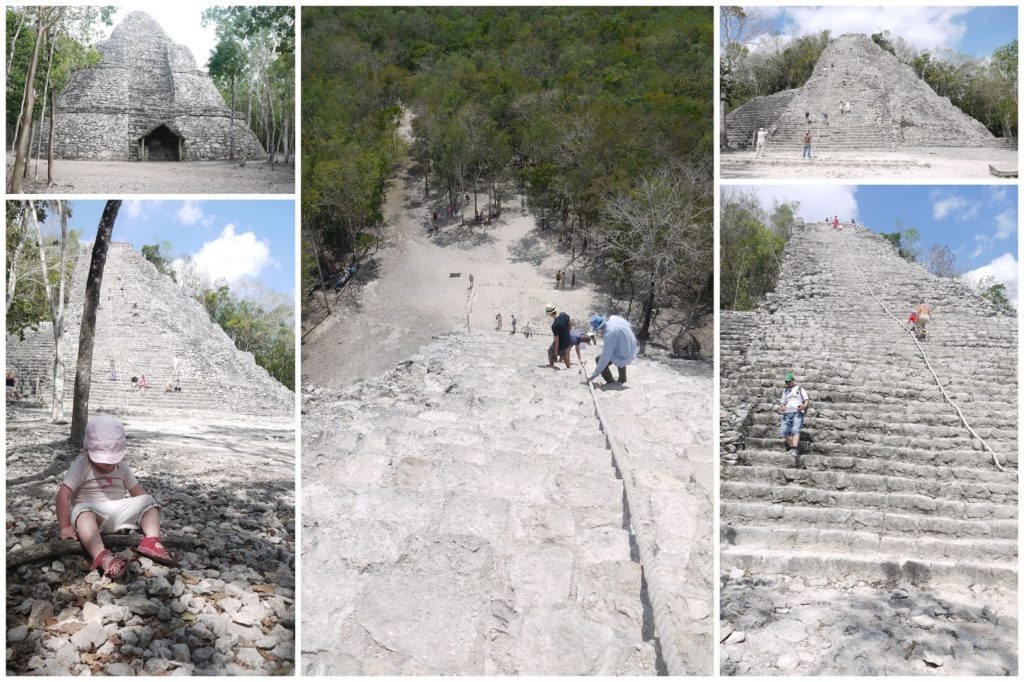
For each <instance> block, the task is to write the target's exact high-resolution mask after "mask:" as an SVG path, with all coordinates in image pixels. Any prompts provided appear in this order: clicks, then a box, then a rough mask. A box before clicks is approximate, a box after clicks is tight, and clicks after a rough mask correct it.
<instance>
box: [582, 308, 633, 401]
mask: <svg viewBox="0 0 1024 682" xmlns="http://www.w3.org/2000/svg"><path fill="white" fill-rule="evenodd" d="M590 328H591V329H593V330H594V332H595V333H600V334H603V335H604V346H603V347H602V349H601V357H599V358H598V359H597V364H596V366H595V367H594V373H593V374H592V375H591V376H589V377H588V378H587V381H593V380H594V379H596V378H597V375H599V374H600V375H601V377H602V378H603V379H604V380H605V381H606V382H607V383H609V384H611V383H615V380H614V379H612V370H611V366H612V365H615V367H616V368H618V370H619V381H618V383H620V384H624V383H626V365H628V364H630V363H631V362H633V361H634V360H636V352H637V343H636V336H635V335H634V334H633V328H632V327H631V326H630V325H629V321H628V320H626V319H623V318H621V317H619V316H618V315H612V316H610V317H608V318H607V319H606V318H605V317H604V316H602V315H594V316H593V317H592V318H590Z"/></svg>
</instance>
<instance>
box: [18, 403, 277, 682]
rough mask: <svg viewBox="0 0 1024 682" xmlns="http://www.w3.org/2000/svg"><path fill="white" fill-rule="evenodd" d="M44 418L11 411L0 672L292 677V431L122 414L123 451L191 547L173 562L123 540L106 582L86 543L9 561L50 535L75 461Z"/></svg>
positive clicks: (61, 429) (167, 525)
mask: <svg viewBox="0 0 1024 682" xmlns="http://www.w3.org/2000/svg"><path fill="white" fill-rule="evenodd" d="M43 417H44V415H43V414H42V413H40V412H38V411H32V410H18V411H16V412H12V411H10V410H9V411H8V419H7V520H6V523H7V534H6V537H7V557H8V568H7V672H8V674H52V675H96V674H100V675H103V674H106V675H135V674H153V675H159V674H173V675H207V674H218V675H221V674H246V675H259V674H288V673H290V672H291V671H292V670H293V668H294V661H295V603H294V595H295V592H294V589H295V560H294V556H295V554H294V552H295V548H294V532H295V506H294V490H295V478H294V430H293V427H292V426H291V425H287V424H283V425H277V426H275V425H268V424H263V425H261V426H252V425H240V424H231V423H220V424H210V423H208V422H206V423H204V422H198V421H193V422H191V423H190V422H189V420H187V419H177V420H175V421H174V422H173V423H170V422H161V421H160V420H159V419H146V418H143V417H138V418H136V417H130V418H125V426H126V430H127V432H128V436H129V445H128V455H127V459H128V460H129V461H130V463H131V464H132V467H133V470H134V471H135V473H136V475H137V476H138V478H139V481H140V483H141V484H142V485H143V487H144V488H145V489H146V491H147V492H148V493H151V494H153V495H154V497H156V499H157V501H158V502H159V503H160V504H161V519H162V530H163V535H164V537H165V538H179V539H181V540H183V541H184V542H185V543H186V544H188V545H191V548H186V549H177V550H175V554H176V556H177V557H178V559H179V562H178V565H177V566H176V567H171V568H169V567H164V566H160V565H158V564H154V563H153V562H152V561H150V560H148V559H145V558H140V557H139V555H136V554H135V553H134V551H133V550H132V549H130V548H128V549H124V550H122V551H120V552H119V554H120V555H121V556H123V557H125V558H130V559H132V561H131V562H130V569H129V570H130V573H129V576H128V577H125V578H122V579H121V580H120V581H119V582H111V581H110V580H108V579H106V578H104V577H101V575H100V573H99V572H98V571H90V570H89V568H88V563H87V561H86V558H85V554H84V552H83V553H74V554H64V555H61V556H58V557H51V558H48V559H45V560H40V561H36V562H29V563H25V564H21V565H16V564H12V561H16V558H17V557H18V556H19V555H20V554H21V553H23V552H24V551H26V550H28V549H30V548H31V547H33V546H37V545H40V544H43V543H48V542H51V541H53V540H55V539H56V538H57V528H56V523H55V516H54V511H53V504H54V502H53V500H54V496H55V494H56V491H57V488H58V486H59V485H60V481H61V479H62V478H63V473H64V471H65V470H66V469H67V467H68V465H69V464H70V463H71V462H72V461H73V460H74V458H75V457H76V456H77V453H75V452H73V451H72V450H71V449H70V448H69V447H68V446H67V444H66V438H67V428H68V427H67V426H66V425H63V426H56V425H53V424H51V423H49V422H48V421H47V420H45V419H44V418H43ZM240 470H244V472H245V474H244V477H243V476H240V475H239V471H240ZM135 544H136V542H135V541H134V540H132V541H131V542H130V544H129V547H134V546H135Z"/></svg>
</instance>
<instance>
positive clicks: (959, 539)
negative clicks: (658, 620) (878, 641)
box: [720, 224, 1018, 584]
mask: <svg viewBox="0 0 1024 682" xmlns="http://www.w3.org/2000/svg"><path fill="white" fill-rule="evenodd" d="M858 268H859V271H860V273H863V277H864V278H866V281H865V279H862V277H861V274H859V273H858ZM872 294H874V296H876V297H877V298H878V299H880V300H881V301H882V302H884V303H885V305H886V306H888V308H889V310H891V311H892V312H893V314H894V315H895V316H897V317H898V318H899V319H900V320H901V321H903V320H905V319H906V317H907V316H908V315H909V313H910V311H911V310H913V308H914V307H915V303H914V302H915V300H916V299H918V298H920V299H923V300H924V301H926V302H928V303H929V304H930V305H931V306H932V309H933V321H932V323H931V326H930V334H929V340H928V342H926V343H925V344H924V348H925V352H926V354H927V357H928V360H929V362H930V363H931V365H932V367H933V368H934V369H935V371H936V372H937V374H938V376H939V377H940V380H941V381H942V383H943V386H944V388H945V390H946V391H947V392H948V393H949V395H950V397H951V398H952V399H953V400H954V401H955V402H956V403H958V405H959V406H960V408H961V409H962V411H963V412H964V415H965V416H966V418H967V420H968V421H969V422H970V424H971V425H972V426H973V428H974V429H975V430H976V431H977V433H978V434H979V435H980V436H981V437H982V438H984V439H985V441H986V442H987V443H988V444H989V445H990V446H991V447H992V448H993V449H994V450H995V452H996V453H997V457H998V460H999V462H1000V464H1001V465H1003V466H1005V467H1006V469H1007V470H1006V471H1000V470H999V469H998V468H997V467H996V466H995V465H994V464H993V461H992V454H991V453H989V452H987V451H984V450H982V446H981V444H980V442H979V441H978V440H977V439H975V438H972V437H971V435H970V434H969V432H968V431H967V430H966V429H965V428H964V427H963V426H962V425H961V424H960V422H959V419H958V417H957V415H956V413H955V411H954V410H953V408H952V407H951V406H950V405H949V404H948V403H947V402H945V401H944V399H943V398H942V396H941V393H940V391H939V389H938V387H937V386H936V384H935V381H934V380H933V378H932V377H931V375H930V373H929V372H928V369H927V368H926V366H925V362H924V360H923V359H922V357H921V355H920V353H919V352H918V349H917V347H916V345H915V344H914V342H913V340H912V338H911V337H910V335H909V334H908V333H907V332H905V331H903V330H902V329H901V328H900V326H899V325H898V324H897V323H896V322H895V321H894V320H893V319H892V318H890V317H889V316H888V315H887V314H886V313H885V312H884V311H883V309H882V307H881V305H880V304H879V303H878V302H876V300H875V299H874V298H872ZM722 319H723V325H722V326H723V330H728V334H727V336H726V338H724V339H723V359H722V378H721V396H722V414H723V418H724V417H725V415H727V414H730V415H732V416H733V418H734V419H735V418H736V417H735V415H737V414H742V413H743V412H744V410H746V411H747V412H749V414H748V415H747V417H746V423H745V424H743V425H742V426H740V427H737V428H738V429H740V430H741V431H742V435H741V437H740V438H738V439H733V440H731V441H727V440H726V439H723V441H722V445H723V447H722V452H721V454H722V459H723V468H722V473H721V478H722V480H721V488H720V494H721V528H722V565H723V566H728V565H735V566H739V567H742V568H755V569H758V570H773V571H776V572H779V573H790V574H793V573H803V574H807V573H810V574H825V575H826V577H835V576H838V575H843V574H857V575H860V576H862V577H866V578H886V579H898V578H900V577H901V576H902V577H910V578H911V579H912V580H914V581H915V582H916V581H927V580H932V581H934V582H958V583H959V582H981V583H1003V584H1007V583H1009V584H1015V582H1016V571H1017V569H1016V562H1017V543H1016V537H1017V480H1016V469H1017V438H1018V435H1017V385H1016V376H1017V366H1016V353H1017V325H1016V319H1014V318H1008V317H1005V316H1002V315H999V314H998V313H997V312H996V311H995V310H994V309H993V308H992V307H991V306H990V305H989V304H988V303H987V302H986V301H984V300H982V299H980V298H979V297H977V296H975V295H974V294H973V293H971V292H970V291H969V290H968V289H967V288H966V287H965V286H964V285H962V284H961V283H959V282H956V281H952V280H943V279H939V278H936V277H934V276H932V275H930V274H928V273H927V272H925V271H924V269H923V268H921V267H920V266H918V265H914V264H910V263H907V262H905V261H903V260H902V259H900V258H899V257H898V256H897V255H896V254H895V252H894V251H893V249H892V247H891V246H890V245H889V244H888V243H887V242H885V240H883V239H882V238H881V237H879V236H878V235H875V234H873V233H870V232H869V231H867V230H865V229H863V228H853V227H850V226H844V227H843V229H842V230H840V231H834V230H831V229H829V228H828V227H827V226H826V225H824V224H813V225H810V226H808V227H807V228H806V229H805V230H804V231H802V232H799V233H797V234H795V235H794V237H793V239H792V241H791V242H790V244H789V246H788V247H787V251H786V256H785V260H784V262H783V265H782V270H781V272H780V277H779V289H778V292H777V293H776V294H770V295H769V297H768V299H767V301H766V302H765V303H764V304H763V305H762V306H761V307H760V308H759V309H758V311H757V312H756V324H757V329H756V332H754V333H753V335H752V336H753V340H752V341H751V343H750V346H749V349H748V350H747V352H746V353H745V355H742V341H743V339H744V338H750V337H751V334H750V331H749V322H748V321H746V320H744V318H742V317H740V316H738V315H736V314H735V313H731V314H728V315H725V314H723V318H722ZM734 329H739V330H741V331H733V330H734ZM728 338H731V339H733V340H732V341H731V342H730V343H731V345H732V347H733V349H734V350H732V351H729V350H727V348H728V347H729V346H730V343H726V339H728ZM740 357H742V361H741V360H739V359H738V358H740ZM787 370H793V371H794V372H795V373H796V375H797V380H798V382H799V383H800V384H801V385H802V386H804V388H806V389H807V390H808V391H809V393H810V396H811V399H812V401H813V403H812V408H811V412H810V415H809V417H808V418H807V421H806V422H805V424H804V432H805V434H809V436H810V439H809V440H810V441H811V442H810V443H809V444H808V442H807V441H808V438H806V437H805V438H804V442H803V443H802V445H803V446H804V448H805V449H804V451H803V454H802V456H801V457H800V458H799V460H800V461H799V462H796V461H794V458H793V457H790V456H788V455H787V454H786V453H785V448H784V446H783V445H782V440H781V438H779V437H778V424H779V416H778V414H777V413H775V412H774V408H775V405H776V404H777V401H778V399H779V396H780V395H781V393H782V389H783V383H782V376H783V374H784V373H785V372H786V371H787Z"/></svg>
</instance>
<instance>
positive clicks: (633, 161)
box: [302, 7, 713, 310]
mask: <svg viewBox="0 0 1024 682" xmlns="http://www.w3.org/2000/svg"><path fill="white" fill-rule="evenodd" d="M302 21H303V27H302V28H303V31H302V33H303V36H304V42H303V51H302V58H303V64H302V72H303V97H302V99H303V112H302V115H303V141H302V144H303V168H302V178H303V194H302V208H303V210H302V214H303V229H304V231H305V232H306V242H307V243H308V244H309V245H310V247H315V248H316V249H317V250H318V251H322V252H323V255H324V257H325V259H326V262H325V263H322V265H323V267H324V269H325V271H327V272H330V271H332V270H333V269H334V268H335V267H337V265H338V264H342V263H345V262H346V261H350V260H358V259H359V258H361V257H363V256H364V255H365V254H366V253H367V252H368V251H370V250H372V248H375V247H376V245H377V244H379V243H380V241H381V239H383V238H384V230H383V210H382V206H383V201H384V197H385V194H386V189H387V184H388V182H389V179H390V177H391V175H392V173H393V169H394V167H395V165H396V164H397V163H398V162H399V161H400V160H401V159H402V158H403V156H404V155H405V153H406V151H407V152H408V155H409V156H410V157H411V160H412V162H413V164H414V169H415V170H416V171H418V172H419V173H421V174H422V176H423V182H424V184H423V187H424V192H425V193H429V192H430V191H431V186H432V185H433V187H434V189H435V190H436V191H438V192H439V193H440V194H441V195H444V196H446V197H447V201H448V202H449V203H451V204H454V203H456V197H459V196H463V195H464V194H468V193H472V196H473V198H474V202H478V201H479V199H478V197H479V195H481V194H483V195H484V196H485V200H484V205H480V204H479V203H473V204H472V205H471V206H470V207H469V210H467V211H466V213H468V215H469V216H470V217H471V219H472V217H473V216H475V215H476V214H477V213H478V212H479V213H480V214H481V215H487V214H488V211H489V209H491V208H492V207H493V206H496V205H498V204H500V200H501V198H502V193H503V192H505V191H507V187H508V186H509V185H510V184H511V183H514V182H515V183H518V185H519V188H518V189H519V191H521V192H524V193H525V194H526V195H527V196H528V199H529V202H530V206H531V207H532V208H533V209H534V212H535V213H538V214H539V215H540V217H541V222H542V224H544V225H546V226H549V227H555V226H557V227H558V229H560V230H561V231H562V232H563V233H564V236H565V237H566V239H567V240H569V241H570V243H571V244H573V258H579V257H583V258H587V259H590V260H591V262H593V263H595V264H606V265H608V267H609V268H610V270H613V271H614V272H615V273H616V278H617V280H618V281H619V282H621V283H622V284H623V286H626V287H628V288H630V289H631V290H635V291H637V292H638V293H639V292H643V296H644V297H645V300H646V295H647V294H646V292H647V291H648V281H646V280H645V281H644V282H643V285H642V286H641V285H640V279H642V277H646V276H647V274H649V273H650V272H651V271H652V270H651V269H652V268H654V270H657V269H658V266H657V265H655V262H656V261H657V258H653V257H652V258H651V259H647V262H646V264H645V265H643V266H642V267H641V266H638V265H637V264H636V263H635V258H634V257H635V255H636V254H635V253H633V252H631V251H630V249H629V248H628V247H627V246H625V244H626V242H628V241H629V239H633V238H640V234H639V233H637V232H636V230H637V229H639V228H638V225H639V223H643V220H640V221H639V223H637V222H636V221H633V220H631V219H618V218H615V217H613V216H612V215H611V213H610V211H609V207H610V206H612V205H613V204H614V203H616V202H618V204H619V205H623V206H624V205H625V204H626V203H628V202H630V201H636V200H638V197H639V196H640V195H646V196H649V197H650V198H651V199H652V201H654V199H655V198H657V197H660V198H659V199H657V201H658V202H660V201H661V199H665V200H666V201H668V203H666V204H662V205H664V206H671V205H674V204H673V202H674V201H676V199H672V200H671V201H669V200H668V197H669V196H670V195H672V194H674V191H670V192H661V191H653V193H652V187H651V183H655V182H658V181H657V180H656V179H657V178H661V179H662V180H661V181H662V182H664V183H667V185H666V186H675V187H677V188H681V187H682V186H683V185H686V186H687V187H690V189H689V190H686V191H683V190H682V189H679V192H678V193H676V194H677V196H679V197H681V196H684V195H685V197H686V200H689V199H691V198H693V197H699V199H698V203H701V202H703V203H701V208H702V210H703V213H702V211H701V210H697V209H696V207H692V208H694V210H693V211H692V213H689V214H688V215H704V218H703V220H706V222H704V223H703V224H702V226H701V227H702V229H704V230H705V232H704V233H702V234H706V235H707V236H708V238H710V235H711V221H710V216H709V215H707V214H709V212H710V210H711V205H712V202H711V198H710V191H709V188H710V186H711V176H710V173H708V172H707V168H708V167H709V158H710V152H711V138H712V114H713V107H712V100H711V97H709V93H710V92H711V90H712V83H711V78H712V62H711V60H710V55H711V46H712V42H713V27H712V24H711V12H710V11H709V8H706V7H704V8H699V7H690V8H665V7H646V8H643V7H602V8H588V7H558V8H555V7H543V8H542V7H475V8H469V7H467V8H450V7H447V8H438V7H425V8H413V7H393V8H384V7H375V8H326V7H312V8H305V9H304V10H303V14H302ZM403 112H409V113H411V114H412V117H411V121H410V125H411V141H410V142H409V143H408V150H406V149H405V148H404V147H405V145H404V143H403V142H402V140H401V138H400V136H399V134H398V132H399V128H400V126H401V124H402V123H403V121H402V114H403ZM626 131H628V134H624V132H626ZM671 177H674V178H675V180H670V179H669V178H671ZM690 177H699V178H701V180H700V182H701V183H704V184H703V185H702V186H701V188H700V189H697V188H695V187H692V186H691V185H690V183H689V180H687V179H686V178H690ZM674 183H675V184H674ZM679 183H682V184H679ZM705 186H706V188H708V190H707V191H705V189H704V187H705ZM680 200H682V199H680ZM665 210H666V211H670V210H673V209H669V208H666V209H665ZM688 210H689V209H688ZM463 215H465V214H463ZM620 217H622V216H620ZM634 217H635V216H634ZM691 226H692V225H691ZM648 227H650V225H648ZM655 232H656V233H657V234H655V235H654V236H653V237H652V238H653V243H660V242H661V241H662V240H663V239H665V238H667V237H668V233H667V232H658V231H657V230H655ZM627 233H632V236H631V237H629V238H626V234H627ZM648 236H651V235H648ZM620 237H623V240H620V246H611V245H610V244H611V243H612V242H613V241H615V240H618V239H619V238H620ZM706 241H707V240H703V239H702V240H701V241H700V245H693V244H690V242H687V244H690V245H691V246H694V250H693V251H694V253H698V254H703V255H706V256H707V258H705V259H704V260H703V261H701V259H699V258H698V259H696V261H694V262H699V263H700V265H699V267H696V268H695V269H694V270H692V271H688V272H687V273H686V274H687V275H688V276H689V275H696V276H697V279H698V280H701V279H702V278H701V274H703V275H704V276H706V275H708V274H709V273H710V272H711V269H712V263H711V259H710V252H709V251H705V250H704V248H703V246H702V245H703V244H704V243H705V242H706ZM599 244H600V245H601V246H599ZM310 247H307V248H306V249H304V256H303V258H304V261H303V263H304V264H303V277H304V278H305V279H304V288H305V287H308V285H309V284H310V283H311V282H310V277H311V273H312V272H315V271H316V269H317V268H316V263H315V259H314V256H313V253H312V251H313V248H310ZM584 254H585V255H584ZM627 254H628V255H627ZM641 272H644V273H647V274H644V275H641V274H640V273H641ZM683 279H687V278H684V277H670V278H668V279H664V280H663V279H661V276H660V275H659V276H658V281H659V284H658V285H657V286H656V287H655V288H656V289H657V290H658V291H659V299H662V297H663V296H669V297H671V296H675V295H679V296H681V295H682V294H681V292H682V291H683V290H684V289H685V290H686V291H687V292H688V293H690V294H692V292H690V290H689V289H690V287H691V284H692V283H691V282H690V280H689V279H687V284H685V285H683V284H682V280H683ZM703 288H704V287H703V285H701V286H698V287H697V290H698V291H699V290H701V289H703ZM669 292H672V293H669ZM644 309H645V310H649V309H650V306H648V305H647V304H645V306H644Z"/></svg>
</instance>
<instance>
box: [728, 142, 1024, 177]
mask: <svg viewBox="0 0 1024 682" xmlns="http://www.w3.org/2000/svg"><path fill="white" fill-rule="evenodd" d="M990 163H991V164H995V165H996V166H997V167H999V168H1007V167H1008V168H1017V151H1016V150H1012V149H951V148H934V149H907V150H901V151H899V152H882V151H879V152H858V153H857V154H856V155H853V154H845V153H842V152H821V153H820V154H818V155H817V158H815V159H814V160H813V161H804V160H802V159H801V158H800V152H799V150H796V151H792V150H784V151H777V152H774V153H773V152H772V151H771V150H770V149H769V151H768V154H767V157H766V158H765V159H764V161H760V160H755V158H754V152H752V151H749V152H730V153H723V154H722V156H721V160H720V163H719V170H720V176H721V177H722V178H729V179H732V178H735V179H740V178H815V179H817V178H842V179H845V178H851V179H854V178H857V179H862V178H919V179H922V180H923V179H932V178H946V179H956V178H985V179H988V180H994V181H997V182H1010V181H1009V180H1005V179H1002V178H996V177H995V176H993V175H991V174H990V173H989V168H988V167H989V164H990Z"/></svg>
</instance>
